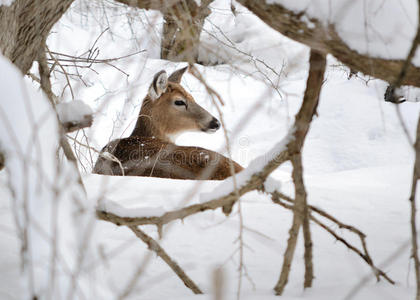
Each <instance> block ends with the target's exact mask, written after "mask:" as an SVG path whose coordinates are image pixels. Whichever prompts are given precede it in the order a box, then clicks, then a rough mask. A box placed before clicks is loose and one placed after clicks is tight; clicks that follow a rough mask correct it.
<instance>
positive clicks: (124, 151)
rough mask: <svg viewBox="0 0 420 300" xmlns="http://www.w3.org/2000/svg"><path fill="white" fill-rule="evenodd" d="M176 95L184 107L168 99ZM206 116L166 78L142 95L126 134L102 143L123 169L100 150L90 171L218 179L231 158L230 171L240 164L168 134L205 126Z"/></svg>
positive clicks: (225, 174) (227, 169)
mask: <svg viewBox="0 0 420 300" xmlns="http://www.w3.org/2000/svg"><path fill="white" fill-rule="evenodd" d="M182 73H183V72H182ZM182 73H181V75H180V76H179V79H178V81H180V77H181V76H182ZM158 74H159V73H158ZM171 77H173V75H171ZM171 77H170V78H169V79H171ZM154 84H155V82H154V83H153V85H154ZM153 85H152V86H153ZM178 99H182V100H183V101H185V102H186V105H187V106H188V109H187V108H185V109H184V107H183V106H182V107H176V106H175V105H174V101H175V100H178ZM212 118H213V117H212V116H211V115H210V114H209V113H208V112H207V111H206V110H204V109H203V108H202V107H201V106H199V105H198V104H197V103H196V102H195V101H194V98H193V97H192V96H191V95H190V94H189V93H188V92H186V91H185V90H184V89H183V88H182V86H181V85H180V84H179V82H169V83H168V85H167V88H166V90H165V91H164V92H163V93H162V94H161V95H160V96H159V97H158V98H157V99H155V100H153V99H152V97H151V96H150V95H148V96H146V98H145V99H144V101H143V105H142V107H141V110H140V113H139V117H138V119H137V123H136V126H135V128H134V130H133V132H132V133H131V135H130V136H129V137H128V138H123V139H118V140H114V141H112V142H110V143H109V144H108V145H106V146H105V147H104V148H103V149H102V152H109V153H111V154H113V155H114V156H115V157H116V158H117V159H118V160H119V161H120V162H121V165H122V168H123V170H122V169H121V166H120V164H118V163H117V162H114V161H111V160H108V159H106V158H104V157H102V156H100V157H99V158H98V160H97V162H96V164H95V167H94V169H93V173H97V174H104V175H123V174H124V175H131V176H152V177H162V178H173V179H210V180H222V179H225V178H227V177H229V176H231V171H230V170H231V169H230V165H231V163H233V167H234V171H235V173H237V172H240V171H241V170H242V169H243V168H242V167H241V166H240V165H239V164H238V163H236V162H234V161H231V160H230V159H228V158H226V157H224V156H223V155H221V154H219V153H217V152H214V151H211V150H207V149H204V148H200V147H184V146H177V145H175V144H174V143H173V142H172V141H171V138H170V137H171V135H176V134H178V133H181V132H184V131H197V130H203V131H206V130H207V129H208V126H209V125H208V124H209V120H211V119H212ZM206 126H207V127H206ZM123 171H124V172H123Z"/></svg>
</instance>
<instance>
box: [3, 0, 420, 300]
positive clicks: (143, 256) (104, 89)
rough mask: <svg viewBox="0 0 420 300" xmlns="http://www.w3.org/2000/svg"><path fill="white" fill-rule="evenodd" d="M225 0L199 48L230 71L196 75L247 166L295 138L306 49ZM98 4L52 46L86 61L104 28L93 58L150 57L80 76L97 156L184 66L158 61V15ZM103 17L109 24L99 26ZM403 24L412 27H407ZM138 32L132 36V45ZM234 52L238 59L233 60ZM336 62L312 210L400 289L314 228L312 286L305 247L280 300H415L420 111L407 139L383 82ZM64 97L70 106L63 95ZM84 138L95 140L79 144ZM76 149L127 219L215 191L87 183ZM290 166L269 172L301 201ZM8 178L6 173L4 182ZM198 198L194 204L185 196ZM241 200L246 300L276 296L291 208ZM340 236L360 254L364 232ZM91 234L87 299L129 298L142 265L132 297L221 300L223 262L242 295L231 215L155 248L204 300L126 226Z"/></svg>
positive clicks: (319, 126)
mask: <svg viewBox="0 0 420 300" xmlns="http://www.w3.org/2000/svg"><path fill="white" fill-rule="evenodd" d="M224 2H225V1H215V3H213V4H212V6H213V8H214V9H213V14H212V15H211V16H210V18H209V21H208V22H207V23H206V25H205V30H206V31H207V33H206V34H204V35H203V41H204V42H205V43H204V46H203V49H201V50H200V51H201V52H200V57H201V59H202V60H204V61H208V62H212V63H216V62H219V63H223V64H219V65H216V66H207V67H204V66H197V68H198V69H199V70H200V72H202V73H203V75H204V78H205V79H206V81H207V83H208V84H209V85H211V86H212V87H213V88H214V89H215V90H216V91H217V92H218V93H220V95H221V96H222V98H223V100H224V101H225V103H226V105H225V106H223V107H222V111H223V118H224V120H225V123H226V125H227V129H228V132H229V134H230V139H231V147H232V156H233V158H234V159H235V160H236V161H238V162H239V163H241V164H242V165H243V166H245V167H246V166H248V165H249V163H250V162H251V161H252V160H253V159H254V158H256V157H259V156H261V155H263V154H264V153H266V152H267V151H268V150H269V149H270V148H272V147H273V146H274V145H275V144H276V143H277V142H279V141H280V140H281V139H282V138H283V137H284V136H286V134H287V132H288V130H289V128H290V126H291V124H292V123H293V116H294V115H295V113H296V112H297V110H298V109H299V106H300V104H301V101H302V95H303V91H304V88H305V81H306V75H307V58H308V50H307V49H306V48H304V47H303V46H301V45H299V44H297V43H295V42H293V41H290V40H288V39H286V38H284V37H282V36H281V35H279V34H278V33H276V32H274V31H272V30H271V29H269V28H268V27H267V26H266V25H265V24H263V23H262V22H260V21H258V19H257V18H256V17H255V16H253V15H251V14H250V13H249V12H246V11H244V10H241V9H239V10H238V12H239V14H238V18H237V19H236V20H235V21H233V20H232V15H231V12H230V10H229V4H228V3H224ZM227 2H229V1H227ZM400 2H401V1H400ZM89 3H90V2H89ZM89 3H88V2H82V1H80V2H78V1H76V3H75V5H74V6H73V8H72V10H71V11H70V12H69V13H67V14H66V15H65V17H64V18H63V19H62V20H60V22H59V23H58V24H57V25H56V26H55V27H54V30H53V33H52V34H51V35H50V38H49V46H50V49H51V50H53V51H56V52H63V53H67V54H81V53H83V52H85V51H86V50H87V49H89V47H90V46H91V45H92V44H93V43H94V42H95V40H96V39H97V37H98V36H99V34H100V33H101V32H103V31H104V30H105V29H106V27H108V26H109V29H108V30H107V31H106V32H105V33H104V34H103V35H102V37H101V38H100V39H99V40H98V41H97V44H96V45H97V47H99V49H100V56H99V57H98V58H111V57H117V56H124V55H127V54H130V53H134V52H136V51H139V50H147V51H145V52H142V53H140V54H138V55H135V56H132V57H129V58H125V59H122V60H120V61H117V62H114V64H115V65H116V66H118V67H119V68H120V69H121V70H123V71H124V72H125V73H127V74H129V75H130V76H128V77H127V76H125V75H124V74H123V73H122V72H120V71H118V70H116V69H114V68H112V67H110V66H105V65H98V66H95V68H96V70H97V71H98V73H99V75H98V74H95V73H94V72H89V71H88V70H84V71H83V72H84V73H83V76H84V80H85V82H86V83H87V86H82V85H81V84H80V83H79V85H77V84H75V86H74V89H73V92H74V98H75V99H78V100H83V101H84V102H85V103H87V104H89V105H90V106H91V107H92V109H93V111H94V112H95V121H94V124H93V126H92V127H91V128H90V129H87V130H85V132H86V136H87V137H88V139H89V144H90V145H92V146H94V147H95V148H97V149H100V148H101V147H102V146H104V145H105V144H106V143H107V142H108V140H110V139H114V138H117V137H120V136H127V135H128V134H129V133H130V131H131V130H132V128H133V127H134V123H135V120H136V116H137V114H138V111H139V109H140V105H141V101H142V99H143V97H144V96H145V93H146V91H147V88H148V87H149V84H150V81H151V79H152V77H153V75H154V74H155V73H156V72H158V71H159V70H161V69H166V70H167V71H168V73H169V72H171V71H173V70H175V69H177V68H179V67H183V66H184V65H185V64H182V63H179V64H176V63H171V62H167V61H163V60H160V59H158V55H159V30H160V29H159V28H160V27H159V26H160V25H161V23H162V19H161V17H160V16H159V14H157V13H154V12H151V13H145V12H138V11H135V10H134V9H127V11H128V12H129V16H128V17H127V16H125V15H124V13H122V12H121V11H120V10H113V9H112V8H106V9H105V10H102V8H101V7H100V5H99V4H97V3H98V2H93V1H92V2H91V4H89ZM86 5H91V6H90V7H89V11H90V13H91V14H92V15H89V16H90V17H86V15H85V14H81V13H79V11H80V10H82V9H83V8H85V6H86ZM96 5H98V6H99V7H96ZM104 11H105V12H106V13H107V15H106V17H105V15H104V14H103V13H104ZM309 11H310V10H309ZM140 17H141V18H140ZM104 20H106V21H107V22H109V23H107V24H108V25H106V26H105V25H104V24H105V23H104ZM145 20H147V21H145ZM407 20H409V19H408V18H407ZM412 21H413V22H414V23H415V22H416V20H412ZM407 22H408V21H407ZM99 23H101V24H102V26H103V27H101V26H99V25H98V24H99ZM404 24H405V23H404ZM404 26H405V27H407V28H408V30H407V32H411V31H410V30H412V28H411V27H409V26H410V25H409V24H405V25H404ZM405 27H404V28H405ZM220 28H223V31H224V32H225V33H226V38H228V39H229V40H230V41H232V42H233V45H234V46H235V47H238V48H239V49H241V50H243V51H246V52H248V53H250V55H249V56H246V55H243V54H241V53H239V52H238V51H237V50H235V49H234V48H232V47H228V46H226V45H224V46H220V44H219V45H218V42H217V40H215V39H212V36H213V37H217V38H219V39H223V38H224V37H223V35H221V33H220V31H219V29H220ZM243 32H245V33H246V35H245V34H244V33H243ZM132 33H135V36H136V37H137V39H133V38H132ZM146 33H147V34H146ZM76 39H77V43H76V42H75V40H76ZM224 42H225V43H229V42H228V41H227V40H224ZM217 45H218V46H217ZM216 46H217V47H219V48H221V49H220V51H221V53H222V54H221V55H220V57H216V56H215V52H216V53H217V51H214V49H219V48H217V47H216ZM210 50H212V51H210ZM370 53H371V52H370ZM226 57H231V60H230V61H229V64H227V62H226ZM328 62H329V67H328V69H327V73H326V77H325V79H326V81H325V84H324V87H323V90H322V93H321V100H320V101H321V102H320V106H319V109H318V116H317V117H316V118H315V120H314V121H313V124H312V127H311V130H310V133H309V135H308V138H307V140H306V143H305V146H304V153H303V159H304V170H305V183H306V184H307V189H308V195H309V202H310V203H311V204H314V205H316V206H319V207H321V208H323V209H325V210H326V211H328V212H330V213H332V214H334V215H335V216H336V217H337V218H339V219H340V220H341V221H343V222H345V223H348V224H352V225H355V226H357V227H358V228H360V229H361V230H362V231H363V232H365V233H366V234H367V243H368V248H369V250H370V252H371V255H372V257H373V259H374V261H375V263H376V264H377V265H378V266H380V267H381V268H382V269H383V270H385V271H387V272H388V275H389V276H390V277H391V278H392V279H394V280H395V281H396V282H397V284H396V285H395V286H392V285H390V284H388V283H386V282H379V283H376V282H375V280H374V277H373V276H372V274H371V271H370V268H369V267H368V266H367V265H366V264H365V263H364V262H363V261H362V260H361V259H360V258H359V257H358V256H356V255H355V254H354V253H352V252H350V251H349V250H348V249H347V248H345V247H344V246H343V245H342V244H340V243H338V242H336V241H335V240H334V239H333V238H332V237H331V236H329V235H328V234H327V233H326V232H325V231H323V230H322V229H320V228H319V227H317V226H316V225H315V224H314V225H313V226H312V230H313V241H314V269H315V277H316V278H315V281H314V285H313V288H311V289H308V290H306V291H303V288H302V286H303V271H304V265H303V248H302V240H300V241H299V244H298V248H297V251H296V255H295V258H294V260H293V265H292V272H291V276H290V279H289V284H288V285H287V287H286V290H285V293H284V296H283V297H282V299H308V300H309V299H312V300H320V299H323V300H324V299H345V298H346V297H347V296H349V295H352V293H353V292H354V295H353V296H352V297H353V298H351V299H363V300H364V299H369V300H371V299H372V300H375V299H378V300H379V299H398V300H399V299H411V298H413V297H414V292H415V282H414V270H413V268H412V263H410V260H409V256H410V247H409V244H408V243H409V238H410V236H409V222H408V218H409V205H408V201H407V199H408V194H409V190H410V182H411V175H412V164H413V150H412V147H411V146H410V143H409V141H408V140H409V139H411V141H413V140H414V131H415V127H416V122H417V117H418V115H419V105H418V104H417V103H404V104H402V105H400V106H399V108H400V110H401V114H402V116H403V120H404V123H405V126H406V127H407V128H408V131H409V133H410V135H411V136H410V137H409V138H408V137H407V136H406V135H405V134H404V131H403V129H402V126H401V122H400V120H399V118H398V117H397V112H396V107H395V106H394V105H393V104H390V103H385V102H384V101H383V94H384V92H385V88H386V84H385V83H384V82H382V81H379V80H368V78H364V77H361V75H360V74H359V76H360V77H353V78H351V79H350V80H349V79H348V78H347V76H348V73H347V72H348V70H346V69H345V68H343V67H341V66H339V65H338V62H337V61H335V60H334V59H333V58H331V57H329V58H328ZM265 64H266V65H268V66H272V67H273V69H269V68H267V67H266V66H265ZM55 76H56V77H55V80H54V82H53V88H54V90H55V92H56V94H61V90H62V88H63V87H64V86H65V85H66V81H65V78H64V77H61V76H60V75H59V74H55ZM182 84H183V85H184V87H185V88H186V89H187V90H188V91H189V92H190V93H191V94H192V95H193V96H194V98H195V99H196V101H197V102H198V103H199V104H200V105H202V106H203V107H205V108H206V109H208V110H209V111H210V112H211V113H212V114H214V115H217V110H216V109H215V108H214V107H212V105H211V103H212V102H211V100H210V98H209V96H208V95H207V94H206V92H205V88H204V87H203V86H202V85H201V84H200V83H199V82H198V81H197V80H196V79H194V78H193V76H192V75H189V74H186V75H185V76H184V78H183V81H182ZM273 86H275V87H277V88H278V90H279V92H277V91H276V90H274V89H273ZM64 97H65V99H68V100H71V93H70V91H69V89H68V88H67V89H66V91H65V93H64ZM74 136H76V135H74ZM76 137H77V138H79V139H80V141H81V142H82V143H86V140H85V138H84V137H82V136H81V135H78V136H76ZM177 143H179V144H182V145H199V146H202V147H206V148H209V149H212V150H216V151H220V152H223V153H225V145H224V136H223V133H222V131H219V132H217V133H215V134H212V135H207V134H204V133H189V134H185V135H183V136H180V137H179V138H178V140H177ZM76 148H77V150H78V151H77V152H78V153H80V154H81V159H82V163H83V167H82V168H81V170H82V171H83V172H84V175H83V180H84V183H85V186H86V188H87V191H88V198H89V202H90V203H91V204H95V203H96V202H97V201H98V200H101V201H112V202H110V203H113V204H114V205H112V204H111V205H109V206H108V207H110V209H116V210H119V211H120V212H125V213H127V210H128V209H129V210H130V211H131V213H137V212H138V213H139V214H145V213H146V212H147V213H151V214H155V213H159V212H161V211H163V210H165V211H166V210H171V209H175V208H179V207H182V206H185V205H187V204H191V203H198V202H199V201H200V194H206V196H205V197H208V193H210V192H212V190H213V189H215V188H217V186H218V185H219V184H220V183H219V182H199V183H197V182H194V181H178V180H165V179H158V178H135V177H127V178H121V177H109V176H99V175H92V174H89V170H90V167H91V163H92V161H93V162H94V160H95V155H96V154H95V153H92V155H93V158H92V160H91V159H90V157H89V153H88V152H86V150H85V149H84V148H83V147H82V146H79V145H77V146H76ZM290 171H291V167H290V165H289V164H285V165H284V166H281V167H280V168H279V169H278V170H276V171H275V172H274V173H273V177H274V178H275V179H277V180H278V181H280V182H281V190H282V191H284V192H285V193H288V194H290V195H292V196H293V186H292V182H291V179H290ZM6 180H7V178H6V176H5V174H2V175H1V182H3V183H4V185H5V184H6ZM4 185H3V186H4ZM197 185H198V186H197ZM190 194H193V196H192V197H189V195H190ZM0 195H1V197H0V199H1V200H0V205H1V210H0V212H1V219H2V221H1V225H0V249H1V253H2V255H1V256H0V270H1V271H0V298H2V297H4V298H5V299H9V298H10V299H13V298H16V299H19V298H20V296H19V293H18V291H19V289H20V287H19V284H17V280H18V279H17V278H18V277H19V274H20V273H19V272H20V271H19V265H18V260H19V248H18V243H17V241H16V238H15V237H14V235H13V229H12V228H13V226H14V225H13V224H14V223H13V221H12V217H11V216H10V213H9V209H10V201H9V199H10V195H8V192H7V189H5V188H4V187H2V188H1V189H0ZM242 201H243V206H242V207H243V215H244V223H245V231H244V242H245V244H246V247H245V258H244V259H245V260H244V263H245V266H246V269H247V276H248V277H247V278H244V282H243V287H242V291H241V294H242V297H241V299H255V300H256V299H264V300H268V299H279V298H278V297H276V296H274V293H273V290H272V288H273V287H274V285H275V283H276V281H277V279H278V277H279V274H280V269H281V264H282V255H283V253H284V250H285V247H286V242H287V238H288V230H289V227H290V225H291V213H290V212H289V211H287V210H285V209H283V208H281V207H279V206H276V205H274V204H273V203H271V201H270V199H268V197H267V196H265V195H262V194H259V193H257V192H253V193H249V194H247V195H245V196H244V197H243V200H242ZM104 205H106V203H105V204H104ZM117 205H118V206H117ZM333 228H334V229H335V230H337V232H339V233H340V234H343V235H344V236H345V237H346V238H348V239H349V240H350V241H352V242H354V243H356V244H357V245H359V244H358V240H357V239H356V237H354V236H352V235H350V234H348V233H346V232H345V231H342V230H339V229H338V228H336V227H334V226H333ZM94 230H95V231H94V234H93V236H94V238H93V239H92V249H93V252H94V254H93V255H91V256H89V258H88V261H87V262H85V267H84V272H83V274H84V279H85V280H88V281H89V282H90V287H91V290H90V291H89V292H87V295H86V296H87V299H115V298H116V297H117V296H118V295H121V294H122V293H123V292H124V289H125V288H126V287H127V285H128V283H129V282H130V280H131V279H132V277H133V276H134V274H135V272H137V271H138V269H139V268H143V267H144V270H143V271H144V272H143V274H142V276H141V277H140V278H139V280H138V282H137V283H136V285H135V287H134V289H133V293H132V294H131V295H130V296H129V299H148V300H149V299H150V300H157V299H213V296H212V295H211V293H212V272H213V271H214V270H215V268H217V267H219V266H223V268H224V271H225V277H226V292H225V294H226V296H225V298H224V299H225V300H230V299H235V297H236V291H237V282H238V271H237V268H238V253H237V252H236V250H237V247H238V242H237V237H238V234H239V221H238V215H237V213H236V210H234V212H233V214H232V215H231V216H230V217H228V218H226V217H225V216H224V215H223V214H222V212H221V211H220V210H218V211H211V212H205V213H201V214H198V215H195V216H192V217H188V218H186V219H185V220H184V221H183V222H180V221H176V222H173V223H171V224H170V225H168V226H167V227H165V230H164V234H163V238H162V240H161V241H160V242H161V244H162V246H163V247H164V248H165V249H166V251H167V252H168V253H169V254H170V255H171V256H172V257H173V258H174V259H175V260H176V261H177V262H178V263H179V264H180V265H181V266H182V267H183V268H184V269H185V271H186V272H187V274H188V275H189V276H191V278H192V279H193V280H194V281H195V282H196V283H197V284H198V285H199V287H200V288H201V289H202V290H203V291H204V292H205V293H206V294H205V295H200V296H197V295H193V294H192V293H191V291H190V290H188V289H187V288H186V287H185V286H184V285H183V284H182V282H181V281H180V280H179V279H178V278H177V277H176V276H175V275H174V273H173V272H172V271H171V270H170V269H169V267H168V266H167V265H166V264H165V263H164V262H162V261H161V260H160V259H158V258H156V257H155V255H152V256H151V257H149V256H148V253H149V252H148V250H147V248H146V246H145V245H144V244H143V243H142V242H141V241H140V240H139V239H137V238H136V237H135V236H134V235H133V233H132V232H131V231H129V230H128V229H126V228H124V227H117V226H115V225H113V224H111V223H107V222H103V221H98V222H97V223H96V225H95V228H94ZM144 230H145V231H146V232H147V233H149V234H151V235H152V236H153V237H155V238H158V235H157V231H156V228H155V227H152V226H144ZM3 295H4V296H3Z"/></svg>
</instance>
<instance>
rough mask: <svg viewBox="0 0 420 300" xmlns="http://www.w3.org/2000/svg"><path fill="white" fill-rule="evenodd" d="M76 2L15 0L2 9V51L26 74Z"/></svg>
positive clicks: (0, 19)
mask: <svg viewBox="0 0 420 300" xmlns="http://www.w3.org/2000/svg"><path fill="white" fill-rule="evenodd" d="M72 2H73V0H15V1H14V2H13V4H12V5H10V6H4V5H3V6H0V52H1V53H2V54H3V55H4V56H6V57H7V58H9V59H10V61H11V62H12V63H13V64H15V65H16V66H17V67H18V68H19V69H20V70H21V71H22V73H23V74H26V73H27V72H28V71H29V69H30V68H31V66H32V63H33V61H34V60H35V59H37V57H38V54H39V49H41V48H42V47H43V45H44V41H45V40H46V38H47V36H48V34H49V32H50V30H51V28H52V27H53V25H54V24H55V23H56V22H57V21H58V20H59V19H60V18H61V16H62V15H63V14H64V13H65V12H66V11H67V9H68V8H69V7H70V5H71V4H72Z"/></svg>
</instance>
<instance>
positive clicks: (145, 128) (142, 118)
mask: <svg viewBox="0 0 420 300" xmlns="http://www.w3.org/2000/svg"><path fill="white" fill-rule="evenodd" d="M147 100H148V99H147V98H146V99H145V101H144V104H143V105H142V108H141V109H140V113H139V116H138V118H137V122H136V126H134V129H133V132H132V133H131V135H130V137H147V138H155V139H158V140H162V141H165V142H168V143H172V142H173V139H172V137H171V136H167V135H165V134H164V133H163V132H162V130H160V129H159V127H158V126H156V125H155V124H154V122H153V119H152V117H151V114H150V110H149V107H148V105H147V104H148V101H147Z"/></svg>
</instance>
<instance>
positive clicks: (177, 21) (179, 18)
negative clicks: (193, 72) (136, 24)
mask: <svg viewBox="0 0 420 300" xmlns="http://www.w3.org/2000/svg"><path fill="white" fill-rule="evenodd" d="M209 2H210V1H202V3H201V5H200V6H198V5H197V3H196V2H195V1H194V0H182V1H180V2H178V3H176V4H175V5H173V6H172V7H171V8H170V9H168V10H167V11H165V12H163V18H164V20H165V22H164V24H163V34H162V42H161V58H162V59H167V60H171V61H186V62H189V63H195V62H197V59H198V46H199V43H200V33H201V30H202V28H203V24H204V19H205V18H206V17H207V16H208V15H209V14H210V9H208V4H209Z"/></svg>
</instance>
